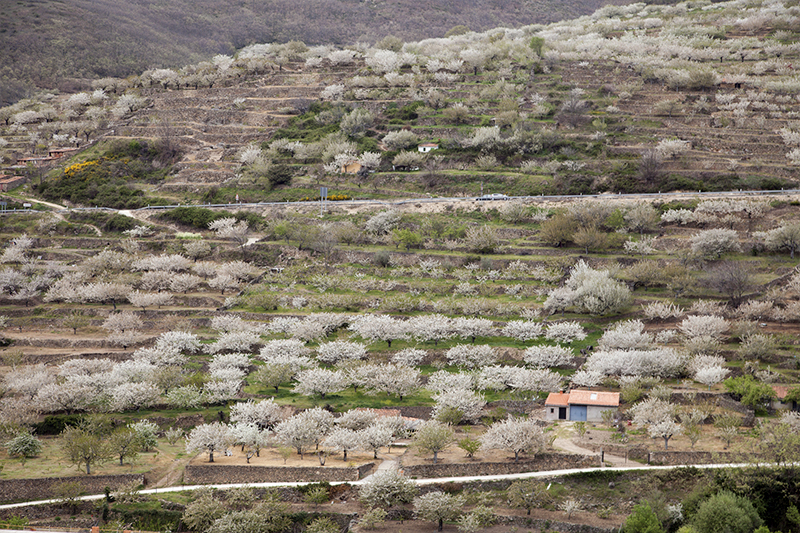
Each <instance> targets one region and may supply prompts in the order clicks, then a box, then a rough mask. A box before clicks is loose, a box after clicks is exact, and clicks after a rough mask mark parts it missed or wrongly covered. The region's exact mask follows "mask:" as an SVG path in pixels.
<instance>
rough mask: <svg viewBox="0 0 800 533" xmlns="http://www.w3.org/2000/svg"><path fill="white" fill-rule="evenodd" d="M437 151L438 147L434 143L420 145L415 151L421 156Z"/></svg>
mask: <svg viewBox="0 0 800 533" xmlns="http://www.w3.org/2000/svg"><path fill="white" fill-rule="evenodd" d="M438 149H439V145H438V144H436V143H422V144H420V145H419V146H417V150H419V151H420V152H422V153H423V154H427V153H428V152H430V151H431V150H438Z"/></svg>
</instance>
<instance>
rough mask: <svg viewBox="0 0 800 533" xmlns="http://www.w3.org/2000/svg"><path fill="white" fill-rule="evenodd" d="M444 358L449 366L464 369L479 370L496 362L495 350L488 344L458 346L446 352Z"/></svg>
mask: <svg viewBox="0 0 800 533" xmlns="http://www.w3.org/2000/svg"><path fill="white" fill-rule="evenodd" d="M445 356H446V357H447V360H448V361H449V362H450V364H453V365H458V366H462V367H466V368H480V367H482V366H487V365H491V364H494V362H495V361H497V353H496V351H495V349H494V348H493V347H492V346H489V345H488V344H482V345H478V346H475V345H470V344H458V345H456V346H453V347H452V348H450V349H449V350H447V352H446V353H445Z"/></svg>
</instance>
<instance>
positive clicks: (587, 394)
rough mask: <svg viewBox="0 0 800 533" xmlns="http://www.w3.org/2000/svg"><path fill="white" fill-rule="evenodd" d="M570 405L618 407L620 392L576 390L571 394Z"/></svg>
mask: <svg viewBox="0 0 800 533" xmlns="http://www.w3.org/2000/svg"><path fill="white" fill-rule="evenodd" d="M569 403H570V405H603V406H614V407H616V406H618V405H619V393H618V392H596V391H590V390H574V391H571V392H570V393H569Z"/></svg>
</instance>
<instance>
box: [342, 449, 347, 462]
mask: <svg viewBox="0 0 800 533" xmlns="http://www.w3.org/2000/svg"><path fill="white" fill-rule="evenodd" d="M342 452H343V454H344V456H343V457H342V461H347V450H342Z"/></svg>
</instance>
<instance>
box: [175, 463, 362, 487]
mask: <svg viewBox="0 0 800 533" xmlns="http://www.w3.org/2000/svg"><path fill="white" fill-rule="evenodd" d="M374 466H375V463H367V464H364V465H361V466H359V467H351V468H339V467H334V466H320V467H313V466H301V467H290V466H286V467H284V466H277V467H276V466H254V465H252V466H251V465H212V464H202V465H188V466H187V467H186V470H185V471H184V473H183V482H184V483H185V484H186V485H207V484H213V483H278V482H280V483H283V482H293V481H303V482H305V481H307V482H315V481H358V480H359V479H361V478H362V477H364V475H365V474H366V473H367V472H369V471H370V470H372V468H373V467H374Z"/></svg>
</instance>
